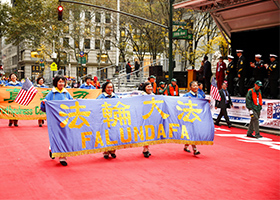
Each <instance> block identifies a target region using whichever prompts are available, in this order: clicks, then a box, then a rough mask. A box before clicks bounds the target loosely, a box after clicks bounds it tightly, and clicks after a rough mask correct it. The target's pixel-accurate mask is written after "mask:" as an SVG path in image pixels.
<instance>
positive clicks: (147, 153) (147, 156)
mask: <svg viewBox="0 0 280 200" xmlns="http://www.w3.org/2000/svg"><path fill="white" fill-rule="evenodd" d="M143 154H144V157H145V158H149V156H150V155H151V154H150V152H149V151H146V152H143Z"/></svg>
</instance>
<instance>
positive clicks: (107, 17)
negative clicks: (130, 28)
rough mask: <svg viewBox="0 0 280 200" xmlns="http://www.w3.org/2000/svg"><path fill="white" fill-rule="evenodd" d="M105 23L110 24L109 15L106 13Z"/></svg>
mask: <svg viewBox="0 0 280 200" xmlns="http://www.w3.org/2000/svg"><path fill="white" fill-rule="evenodd" d="M105 22H106V23H111V13H106V15H105Z"/></svg>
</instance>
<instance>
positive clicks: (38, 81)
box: [35, 77, 49, 127]
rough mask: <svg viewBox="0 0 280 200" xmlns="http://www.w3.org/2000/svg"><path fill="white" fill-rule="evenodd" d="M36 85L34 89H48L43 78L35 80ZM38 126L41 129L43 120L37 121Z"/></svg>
mask: <svg viewBox="0 0 280 200" xmlns="http://www.w3.org/2000/svg"><path fill="white" fill-rule="evenodd" d="M36 82H37V85H36V86H35V87H39V88H49V87H48V86H46V85H45V84H44V83H45V79H44V78H43V77H39V78H37V81H36ZM38 124H39V127H42V125H43V124H44V120H43V119H38Z"/></svg>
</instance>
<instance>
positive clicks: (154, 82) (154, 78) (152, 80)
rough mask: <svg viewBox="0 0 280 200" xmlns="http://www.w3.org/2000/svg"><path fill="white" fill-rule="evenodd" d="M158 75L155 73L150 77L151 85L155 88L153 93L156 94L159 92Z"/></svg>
mask: <svg viewBox="0 0 280 200" xmlns="http://www.w3.org/2000/svg"><path fill="white" fill-rule="evenodd" d="M155 80H156V77H155V76H154V75H151V76H150V77H149V81H150V83H151V85H152V88H153V93H154V94H156V92H157V83H156V81H155Z"/></svg>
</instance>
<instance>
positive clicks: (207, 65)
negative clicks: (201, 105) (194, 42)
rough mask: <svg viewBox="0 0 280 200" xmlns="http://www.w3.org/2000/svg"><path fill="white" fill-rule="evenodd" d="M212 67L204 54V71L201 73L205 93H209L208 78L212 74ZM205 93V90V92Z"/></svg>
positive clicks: (209, 84)
mask: <svg viewBox="0 0 280 200" xmlns="http://www.w3.org/2000/svg"><path fill="white" fill-rule="evenodd" d="M212 75H213V74H212V67H211V63H210V62H209V61H208V56H204V73H203V79H204V83H205V86H206V90H207V94H210V88H211V83H210V79H211V76H212ZM205 93H206V92H205Z"/></svg>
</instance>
